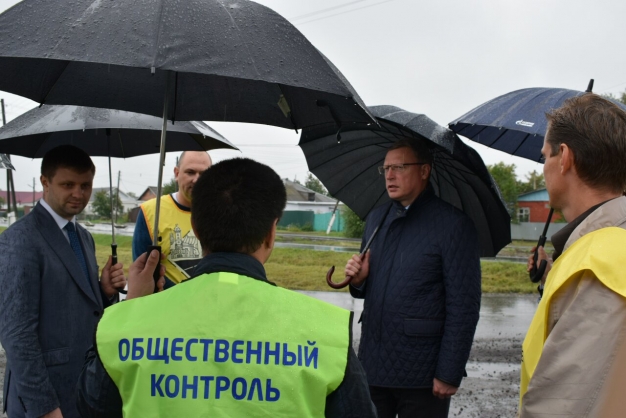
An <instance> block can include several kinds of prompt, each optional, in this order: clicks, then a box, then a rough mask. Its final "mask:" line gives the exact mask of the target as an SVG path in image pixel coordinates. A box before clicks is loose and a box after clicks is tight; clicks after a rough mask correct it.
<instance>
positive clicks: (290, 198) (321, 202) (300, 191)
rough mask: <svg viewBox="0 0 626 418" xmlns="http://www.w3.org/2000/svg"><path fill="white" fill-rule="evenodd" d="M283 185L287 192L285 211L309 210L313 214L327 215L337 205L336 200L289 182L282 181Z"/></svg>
mask: <svg viewBox="0 0 626 418" xmlns="http://www.w3.org/2000/svg"><path fill="white" fill-rule="evenodd" d="M283 184H284V185H285V190H286V192H287V206H286V207H285V211H306V210H309V211H313V212H314V213H327V212H332V211H333V209H334V208H335V205H336V204H337V199H333V198H332V197H328V196H326V195H323V194H321V193H317V192H314V191H313V190H311V189H308V188H306V187H304V186H303V185H301V184H298V183H295V182H293V181H291V180H287V179H283ZM340 205H343V204H340Z"/></svg>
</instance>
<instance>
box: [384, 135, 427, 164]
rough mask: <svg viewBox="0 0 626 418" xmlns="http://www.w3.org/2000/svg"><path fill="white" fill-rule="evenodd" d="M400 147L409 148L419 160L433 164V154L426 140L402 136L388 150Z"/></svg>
mask: <svg viewBox="0 0 626 418" xmlns="http://www.w3.org/2000/svg"><path fill="white" fill-rule="evenodd" d="M400 148H409V149H410V150H411V151H413V154H414V155H415V158H417V161H418V162H421V163H427V164H429V165H431V166H432V165H433V154H432V153H431V152H430V149H429V148H428V146H427V145H426V141H424V140H420V139H418V138H402V139H399V140H397V141H396V142H394V143H393V144H392V145H391V146H390V147H389V148H388V149H387V151H391V150H394V149H400Z"/></svg>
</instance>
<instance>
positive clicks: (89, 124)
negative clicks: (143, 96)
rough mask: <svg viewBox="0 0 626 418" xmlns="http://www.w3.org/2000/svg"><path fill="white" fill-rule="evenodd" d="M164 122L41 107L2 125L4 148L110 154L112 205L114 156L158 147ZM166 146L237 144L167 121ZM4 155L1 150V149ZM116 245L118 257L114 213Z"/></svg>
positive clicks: (193, 125)
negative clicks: (75, 149) (70, 148)
mask: <svg viewBox="0 0 626 418" xmlns="http://www.w3.org/2000/svg"><path fill="white" fill-rule="evenodd" d="M161 125H162V121H161V119H159V118H156V117H154V116H149V115H142V114H139V113H132V112H124V111H121V110H111V109H98V108H93V107H81V106H41V107H39V108H37V109H32V110H30V111H28V112H26V113H24V114H23V115H21V116H19V117H17V118H15V119H13V120H12V121H11V122H9V123H8V124H6V125H5V126H3V127H1V128H0V152H5V153H7V154H13V155H19V156H22V157H28V158H43V156H44V155H45V154H46V152H48V151H49V150H51V149H53V148H55V147H58V146H59V145H74V146H76V147H78V148H81V149H82V150H84V151H85V152H86V153H87V154H89V155H91V156H100V157H103V156H107V157H109V196H110V199H111V210H113V180H112V178H111V157H121V158H126V157H135V156H138V155H146V154H155V153H158V152H159V145H160V141H161V127H162V126H161ZM167 129H168V133H169V138H168V141H167V147H166V149H165V150H166V151H207V150H211V149H218V148H228V149H238V148H237V147H235V146H234V145H233V144H231V143H230V142H229V141H228V140H227V139H226V138H224V137H223V136H222V135H220V134H219V133H218V132H217V131H215V130H213V129H212V128H211V127H210V126H208V125H207V124H205V123H203V122H178V123H176V124H175V125H172V124H168V127H167ZM0 155H2V154H0ZM111 236H112V243H111V249H112V253H113V257H114V260H113V261H114V264H115V263H116V262H117V254H116V248H117V244H116V243H115V228H114V222H113V217H111Z"/></svg>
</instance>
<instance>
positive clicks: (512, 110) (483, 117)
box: [449, 79, 626, 283]
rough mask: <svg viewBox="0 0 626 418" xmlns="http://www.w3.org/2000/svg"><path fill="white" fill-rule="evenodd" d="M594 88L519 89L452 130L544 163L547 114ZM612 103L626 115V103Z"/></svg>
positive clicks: (535, 275)
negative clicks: (542, 156) (582, 89)
mask: <svg viewBox="0 0 626 418" xmlns="http://www.w3.org/2000/svg"><path fill="white" fill-rule="evenodd" d="M592 89H593V79H591V80H590V81H589V85H588V87H587V90H586V91H584V92H582V91H576V90H568V89H558V88H530V89H522V90H516V91H513V92H511V93H507V94H505V95H503V96H499V97H496V98H495V99H492V100H489V101H488V102H485V103H483V104H482V105H480V106H478V107H476V108H474V109H472V110H470V111H469V112H467V113H466V114H464V115H463V116H461V117H460V118H457V119H455V120H454V121H452V122H450V124H449V127H450V129H451V130H453V131H454V132H456V133H457V134H459V135H463V136H464V137H466V138H469V139H471V140H472V141H475V142H478V143H480V144H483V145H486V146H488V147H490V148H493V149H497V150H499V151H504V152H506V153H507V154H511V155H515V156H517V157H522V158H527V159H529V160H532V161H536V162H542V158H541V148H542V147H543V138H544V136H545V135H546V130H547V129H548V120H547V119H546V116H545V115H546V113H548V112H549V111H551V110H553V109H558V108H559V107H561V106H562V105H563V103H564V102H565V101H566V100H567V99H570V98H572V97H576V96H580V95H583V94H585V93H591V90H592ZM611 101H612V102H613V103H615V104H616V105H617V106H619V107H620V108H621V109H622V110H624V111H625V112H626V106H625V105H624V104H622V103H620V102H617V101H615V100H611ZM553 212H554V209H550V213H549V215H548V219H547V221H546V225H545V227H544V229H543V234H542V235H541V236H540V237H539V241H538V242H537V250H535V254H534V255H533V259H534V265H536V263H537V259H538V248H539V247H540V246H544V245H545V243H546V234H547V231H548V226H549V225H550V221H551V220H552V214H553ZM534 265H533V269H532V270H531V271H530V279H531V281H532V282H533V283H536V282H538V281H539V280H541V278H542V277H543V273H544V271H545V269H546V266H547V262H546V261H545V260H542V262H541V263H540V266H539V267H538V268H536V267H535V266H534Z"/></svg>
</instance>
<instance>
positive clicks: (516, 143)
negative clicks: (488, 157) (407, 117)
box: [449, 80, 626, 162]
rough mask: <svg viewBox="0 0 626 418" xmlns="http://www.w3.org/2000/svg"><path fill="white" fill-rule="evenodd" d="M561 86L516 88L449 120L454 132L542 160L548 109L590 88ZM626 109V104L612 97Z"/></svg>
mask: <svg viewBox="0 0 626 418" xmlns="http://www.w3.org/2000/svg"><path fill="white" fill-rule="evenodd" d="M592 88H593V80H591V82H590V83H589V87H588V88H587V91H585V92H582V91H577V90H568V89H560V88H529V89H521V90H516V91H513V92H510V93H507V94H504V95H502V96H498V97H496V98H495V99H492V100H489V101H488V102H485V103H483V104H481V105H480V106H478V107H476V108H474V109H472V110H470V111H469V112H467V113H466V114H464V115H463V116H461V117H459V118H457V119H455V120H453V121H452V122H450V124H449V126H450V129H452V130H453V131H454V132H456V133H457V134H459V135H463V136H464V137H467V138H469V139H471V140H472V141H475V142H478V143H480V144H483V145H486V146H488V147H490V148H493V149H497V150H499V151H503V152H506V153H507V154H511V155H515V156H518V157H522V158H526V159H529V160H532V161H536V162H541V148H542V147H543V138H544V136H545V134H546V130H547V128H548V120H547V119H546V113H547V112H549V111H550V110H552V109H557V108H559V107H561V106H562V105H563V103H564V102H565V101H566V100H567V99H569V98H572V97H576V96H580V95H582V94H585V93H587V92H591V89H592ZM613 102H614V103H615V104H616V105H617V106H619V107H621V108H622V109H624V111H626V105H624V104H622V103H619V102H616V101H613Z"/></svg>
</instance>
